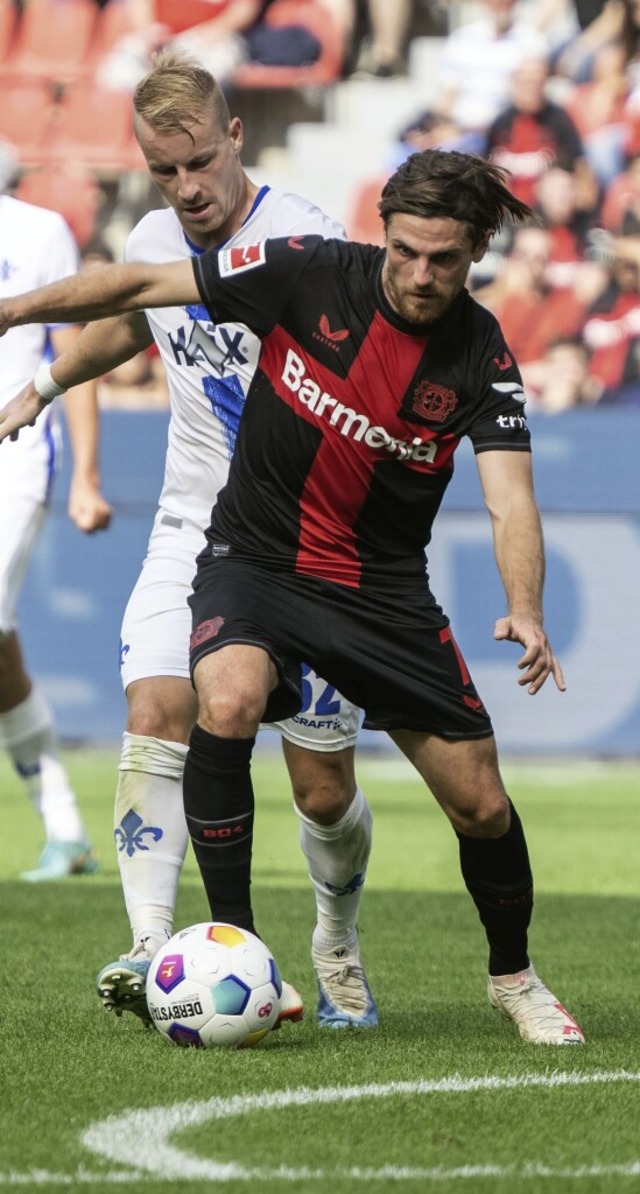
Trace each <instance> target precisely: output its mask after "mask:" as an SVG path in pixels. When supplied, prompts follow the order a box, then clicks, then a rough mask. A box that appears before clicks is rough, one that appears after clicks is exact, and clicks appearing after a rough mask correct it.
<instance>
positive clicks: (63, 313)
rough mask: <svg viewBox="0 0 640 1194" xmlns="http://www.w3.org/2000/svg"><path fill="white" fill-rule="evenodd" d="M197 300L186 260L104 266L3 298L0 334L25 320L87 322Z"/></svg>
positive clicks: (0, 311) (194, 282)
mask: <svg viewBox="0 0 640 1194" xmlns="http://www.w3.org/2000/svg"><path fill="white" fill-rule="evenodd" d="M199 299H200V296H199V293H198V288H197V286H196V281H195V277H194V273H193V266H192V263H191V260H187V261H176V262H170V263H169V264H168V265H141V264H131V265H105V266H103V267H102V268H100V269H92V270H86V271H85V272H84V273H80V274H74V275H73V277H71V278H65V279H64V280H63V281H61V282H53V283H52V284H51V285H50V286H41V287H39V288H38V289H37V290H29V291H27V292H26V293H25V294H19V295H16V296H15V297H14V298H10V299H5V300H4V301H3V302H2V303H1V304H0V335H4V333H5V332H6V331H8V329H9V328H12V327H18V326H20V325H21V324H25V323H61V322H62V321H64V320H68V321H69V322H78V323H88V322H90V321H91V320H95V319H103V318H104V317H105V316H108V315H115V314H118V313H120V312H123V311H140V310H142V309H143V308H144V307H175V306H183V305H184V304H185V303H193V302H198V301H199Z"/></svg>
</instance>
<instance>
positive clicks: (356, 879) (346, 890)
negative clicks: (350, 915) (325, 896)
mask: <svg viewBox="0 0 640 1194" xmlns="http://www.w3.org/2000/svg"><path fill="white" fill-rule="evenodd" d="M363 883H364V871H358V872H357V873H356V874H355V875H354V876H353V878H352V879H349V882H348V883H345V885H344V887H336V886H335V884H333V883H328V882H327V880H326V879H325V881H324V885H325V887H326V888H327V890H328V891H330V892H331V894H332V895H337V896H343V895H353V894H354V892H356V891H357V890H358V888H359V887H362V884H363Z"/></svg>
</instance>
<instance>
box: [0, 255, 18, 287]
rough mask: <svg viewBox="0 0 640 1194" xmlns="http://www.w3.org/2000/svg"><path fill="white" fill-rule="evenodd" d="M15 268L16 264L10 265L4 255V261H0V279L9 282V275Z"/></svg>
mask: <svg viewBox="0 0 640 1194" xmlns="http://www.w3.org/2000/svg"><path fill="white" fill-rule="evenodd" d="M17 268H18V267H17V265H12V264H11V262H10V261H7V258H6V257H5V259H4V261H0V281H1V282H10V281H11V275H12V274H15V272H16V270H17Z"/></svg>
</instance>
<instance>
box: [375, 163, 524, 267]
mask: <svg viewBox="0 0 640 1194" xmlns="http://www.w3.org/2000/svg"><path fill="white" fill-rule="evenodd" d="M505 176H506V171H504V170H502V169H500V167H499V166H493V165H492V164H491V163H490V162H486V161H485V160H484V159H483V158H479V157H475V156H474V155H472V154H468V153H458V152H457V151H454V150H443V149H425V150H423V152H422V153H413V154H412V155H411V157H409V158H407V160H406V162H404V163H403V164H402V166H400V167H399V169H398V170H396V172H395V174H392V175H391V178H390V179H389V180H388V182H387V183H386V185H385V186H384V188H383V191H382V198H381V199H380V202H379V204H378V209H379V211H380V215H381V216H382V220H383V223H384V226H385V228H386V227H387V225H388V223H389V220H390V219H391V216H392V215H394V214H395V213H396V212H403V213H404V214H406V215H411V216H421V217H422V218H423V219H427V220H430V219H435V218H438V217H443V218H447V217H449V218H450V219H453V220H460V221H461V222H462V223H465V224H468V225H469V226H470V228H471V233H472V238H473V242H474V244H477V243H478V242H479V241H480V240H481V239H482V237H483V236H486V235H487V233H488V234H493V233H494V232H497V231H498V229H500V228H501V227H502V226H503V224H505V223H514V224H519V223H524V222H525V221H533V222H534V223H536V222H537V221H536V217H535V215H534V212H533V211H532V210H531V208H530V207H528V206H527V204H526V203H521V201H520V200H519V199H516V197H515V195H512V194H511V191H510V190H509V189H508V187H507V186H506V183H505Z"/></svg>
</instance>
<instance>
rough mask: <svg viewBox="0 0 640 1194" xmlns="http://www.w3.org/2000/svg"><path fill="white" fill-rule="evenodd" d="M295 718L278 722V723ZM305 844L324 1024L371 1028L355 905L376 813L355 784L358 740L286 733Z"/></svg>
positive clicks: (372, 1011)
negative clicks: (307, 743)
mask: <svg viewBox="0 0 640 1194" xmlns="http://www.w3.org/2000/svg"><path fill="white" fill-rule="evenodd" d="M289 724H290V723H287V722H284V723H281V727H282V728H283V732H284V727H286V726H287V725H289ZM282 745H283V750H284V757H285V760H286V763H287V768H288V770H289V775H290V777H291V783H292V786H293V795H294V802H295V808H296V812H297V813H298V816H299V817H300V844H301V846H302V850H303V852H304V855H305V857H306V859H307V865H308V868H309V877H310V879H311V882H312V884H313V888H314V892H315V898H316V927H315V929H314V931H313V938H312V949H311V956H312V960H313V965H314V969H315V971H316V976H317V980H318V991H319V1002H318V1023H319V1025H320V1026H321V1027H329V1028H347V1027H349V1026H353V1027H356V1028H373V1027H375V1026H376V1025H377V1023H378V1012H377V1008H376V1004H375V1000H374V998H373V996H372V994H371V990H370V987H369V984H368V982H367V977H366V974H365V971H364V967H363V965H362V959H361V957H360V945H359V940H358V927H357V926H358V913H359V909H360V902H361V899H362V891H363V884H364V881H365V875H366V871H367V864H368V861H369V855H370V853H371V837H372V816H371V810H370V808H369V805H368V804H367V801H366V799H365V797H364V794H363V793H362V791H361V790H360V788H359V787H358V786H357V784H356V778H355V773H354V753H355V752H354V748H353V747H347V748H345V749H342V750H336V749H333V750H331V751H327V750H325V751H323V750H321V749H318V750H309V749H306V748H304V749H303V748H302V747H300V746H298V745H295V744H294V743H293V742H292V741H291V740H287V738H286V737H283V742H282Z"/></svg>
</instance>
